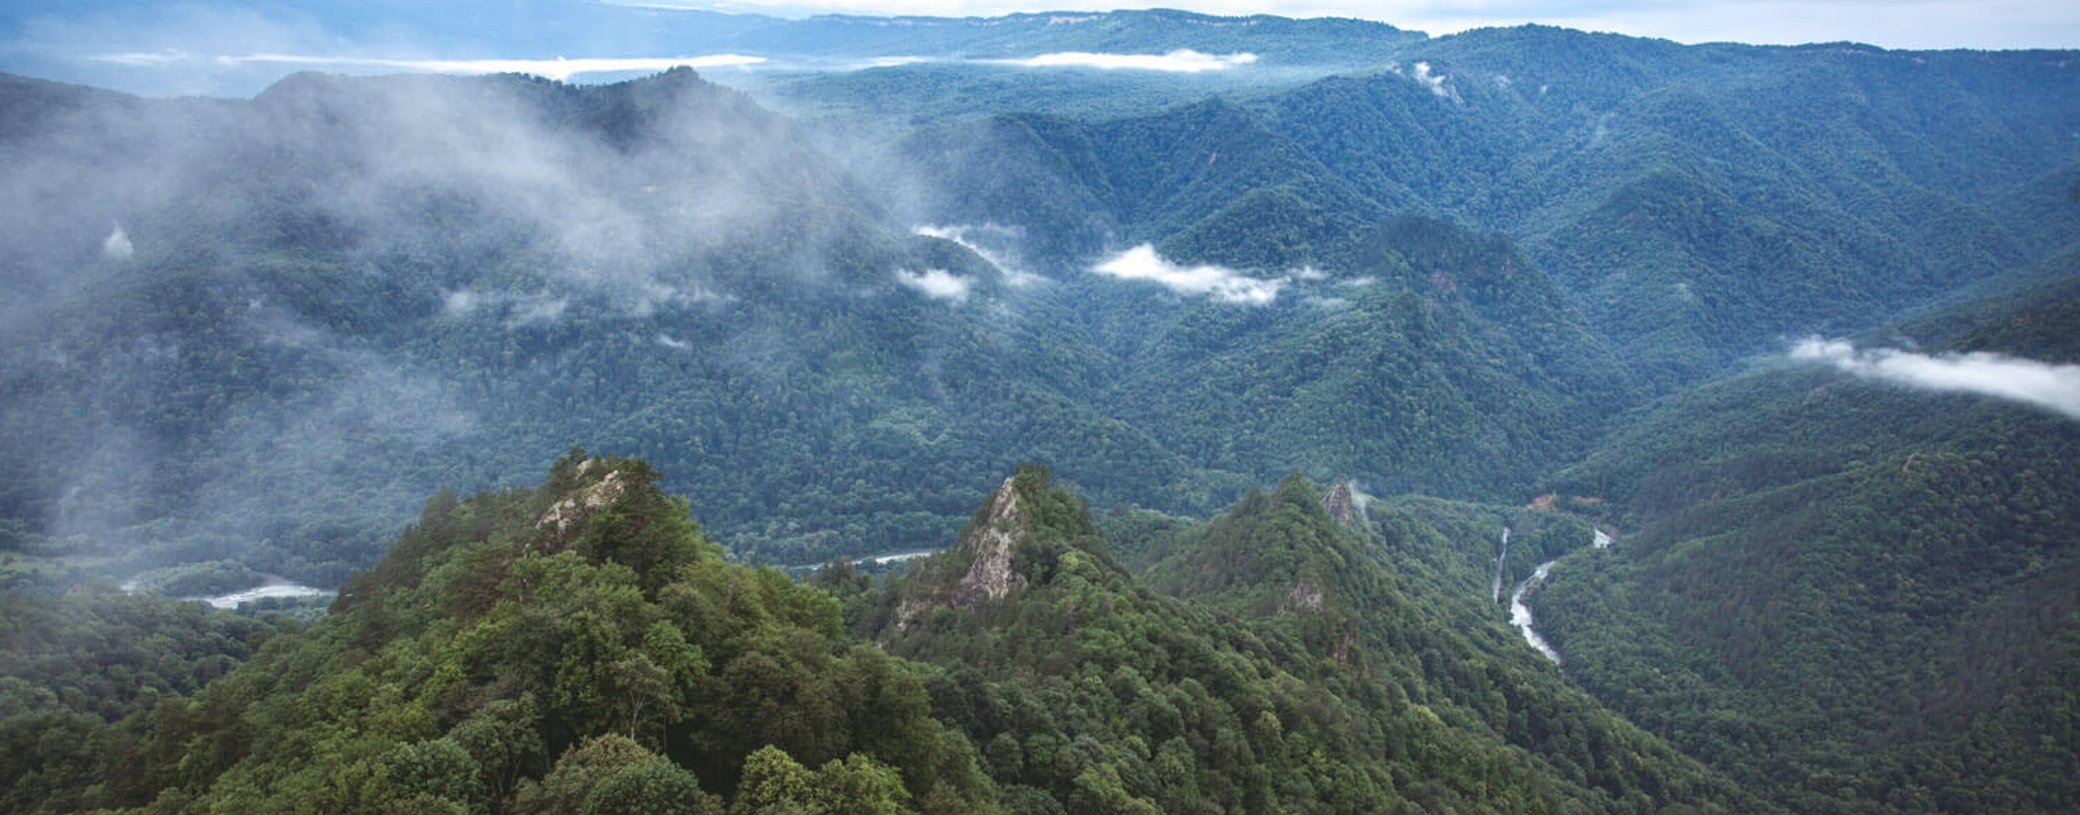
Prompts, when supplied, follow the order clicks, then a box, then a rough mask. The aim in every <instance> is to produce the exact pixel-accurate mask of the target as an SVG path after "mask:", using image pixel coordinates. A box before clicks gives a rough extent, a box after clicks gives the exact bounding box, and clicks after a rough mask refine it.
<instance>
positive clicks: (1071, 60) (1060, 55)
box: [990, 48, 1257, 74]
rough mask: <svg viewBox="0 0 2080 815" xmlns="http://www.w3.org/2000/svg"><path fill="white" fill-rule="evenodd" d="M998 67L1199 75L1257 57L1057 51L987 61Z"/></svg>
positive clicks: (1180, 51)
mask: <svg viewBox="0 0 2080 815" xmlns="http://www.w3.org/2000/svg"><path fill="white" fill-rule="evenodd" d="M990 61H991V62H995V63H998V64H1002V65H1018V66H1022V67H1026V68H1102V69H1105V70H1115V69H1121V68H1124V69H1128V70H1135V71H1170V72H1174V73H1190V74H1196V73H1202V72H1205V71H1224V70H1227V69H1229V68H1233V67H1235V66H1238V65H1248V64H1250V63H1252V62H1256V61H1257V55H1256V54H1252V53H1249V52H1246V51H1245V52H1240V53H1234V54H1203V53H1200V52H1198V51H1194V50H1192V49H1189V48H1180V49H1178V50H1176V51H1171V52H1169V53H1167V54H1107V53H1095V52H1090V51H1060V52H1056V53H1052V54H1041V55H1040V56H1037V57H1026V58H1024V59H1001V60H990Z"/></svg>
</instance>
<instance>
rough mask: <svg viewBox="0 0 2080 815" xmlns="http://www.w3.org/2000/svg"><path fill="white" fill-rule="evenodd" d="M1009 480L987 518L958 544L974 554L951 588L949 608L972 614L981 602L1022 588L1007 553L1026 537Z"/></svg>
mask: <svg viewBox="0 0 2080 815" xmlns="http://www.w3.org/2000/svg"><path fill="white" fill-rule="evenodd" d="M1011 482H1012V479H1009V478H1006V479H1004V484H1003V485H1002V486H1000V487H997V494H996V496H995V497H993V498H991V499H990V505H989V518H988V520H986V521H984V522H983V523H982V524H981V525H980V526H978V527H977V528H976V529H975V531H974V532H972V533H970V534H969V535H968V539H967V540H965V541H962V542H961V543H962V544H964V545H966V546H969V547H971V548H973V549H974V550H975V560H974V562H973V563H972V564H971V565H969V566H968V573H967V574H966V575H964V576H962V577H961V579H960V582H958V583H955V584H954V586H953V604H954V605H957V606H960V607H962V608H965V609H969V610H971V611H972V610H974V609H975V608H977V607H979V606H981V605H982V603H983V601H985V600H997V599H1001V598H1002V597H1003V596H1004V595H1006V594H1010V593H1011V590H1012V589H1015V588H1025V585H1026V576H1025V575H1022V574H1019V573H1018V570H1016V569H1014V568H1012V566H1011V549H1012V547H1013V546H1015V545H1017V543H1018V539H1019V538H1020V537H1022V536H1024V535H1025V534H1026V519H1025V513H1024V512H1023V511H1021V510H1020V508H1019V506H1018V491H1017V490H1016V489H1013V488H1012V483H1011Z"/></svg>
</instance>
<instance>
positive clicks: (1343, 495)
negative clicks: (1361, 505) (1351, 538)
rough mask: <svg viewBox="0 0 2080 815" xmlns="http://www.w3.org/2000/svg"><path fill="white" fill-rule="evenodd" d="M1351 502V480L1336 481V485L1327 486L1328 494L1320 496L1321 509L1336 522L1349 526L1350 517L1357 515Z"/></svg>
mask: <svg viewBox="0 0 2080 815" xmlns="http://www.w3.org/2000/svg"><path fill="white" fill-rule="evenodd" d="M1351 503H1352V502H1351V482H1349V481H1338V482H1336V486H1334V487H1330V488H1329V494H1328V495H1324V496H1322V511H1323V512H1327V513H1329V517H1331V518H1335V519H1336V522H1337V523H1339V524H1343V525H1344V526H1350V524H1351V519H1352V518H1355V517H1357V514H1356V510H1355V509H1354V508H1353V507H1352V506H1351Z"/></svg>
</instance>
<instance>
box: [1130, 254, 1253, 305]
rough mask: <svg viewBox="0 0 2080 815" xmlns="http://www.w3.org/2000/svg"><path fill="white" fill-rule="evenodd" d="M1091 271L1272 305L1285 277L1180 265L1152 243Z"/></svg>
mask: <svg viewBox="0 0 2080 815" xmlns="http://www.w3.org/2000/svg"><path fill="white" fill-rule="evenodd" d="M1091 271H1093V272H1096V273H1098V274H1102V275H1110V276H1112V277H1117V278H1121V279H1125V280H1148V281H1152V282H1155V283H1159V284H1162V286H1163V287H1164V288H1167V289H1169V290H1171V291H1173V292H1177V293H1178V294H1185V295H1205V296H1208V297H1212V298H1214V299H1216V300H1220V301H1222V302H1227V303H1241V304H1245V305H1252V306H1262V305H1269V304H1270V303H1271V301H1272V300H1275V299H1278V290H1279V288H1280V287H1282V286H1284V285H1285V284H1286V279H1285V278H1279V279H1276V280H1263V279H1259V278H1254V277H1249V276H1246V275H1244V274H1243V273H1241V272H1238V271H1236V270H1234V269H1230V268H1227V267H1225V266H1213V265H1204V266H1180V265H1178V264H1175V263H1171V262H1170V261H1168V260H1165V259H1163V256H1161V255H1158V254H1156V248H1155V247H1154V246H1152V245H1150V244H1146V243H1144V244H1141V245H1140V246H1136V247H1134V248H1132V249H1128V250H1127V251H1124V252H1121V253H1119V254H1117V255H1113V256H1112V257H1110V258H1107V259H1105V261H1104V262H1102V263H1099V264H1098V265H1096V266H1093V267H1091Z"/></svg>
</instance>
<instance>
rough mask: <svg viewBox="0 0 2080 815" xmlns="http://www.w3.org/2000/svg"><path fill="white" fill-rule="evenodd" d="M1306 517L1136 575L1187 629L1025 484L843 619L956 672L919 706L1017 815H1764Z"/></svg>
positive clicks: (1266, 514)
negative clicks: (1169, 593)
mask: <svg viewBox="0 0 2080 815" xmlns="http://www.w3.org/2000/svg"><path fill="white" fill-rule="evenodd" d="M1319 503H1320V496H1319V495H1317V494H1316V493H1315V492H1314V491H1313V488H1312V487H1311V486H1308V485H1307V484H1306V482H1305V481H1303V480H1300V479H1297V478H1295V479H1289V480H1288V481H1287V483H1285V484H1282V485H1281V486H1280V489H1279V490H1278V491H1277V492H1276V493H1273V494H1270V495H1265V494H1262V493H1252V494H1251V496H1250V497H1248V498H1246V499H1244V500H1243V501H1242V502H1241V503H1240V504H1238V505H1236V507H1235V508H1234V509H1232V510H1231V511H1230V512H1229V513H1228V514H1226V515H1224V516H1222V517H1221V518H1220V519H1217V520H1216V521H1214V522H1212V524H1211V525H1209V526H1205V527H1200V528H1198V529H1195V530H1191V531H1187V532H1185V533H1182V534H1181V535H1180V536H1179V537H1178V538H1177V539H1176V541H1175V544H1174V545H1175V547H1176V549H1177V551H1176V552H1175V553H1173V554H1172V555H1171V557H1170V559H1169V560H1166V561H1165V562H1164V565H1159V566H1157V567H1155V568H1153V569H1151V571H1150V572H1149V574H1150V575H1151V577H1152V579H1153V580H1155V581H1156V585H1166V584H1170V583H1177V585H1178V587H1180V588H1188V589H1191V590H1188V592H1187V593H1191V594H1193V595H1194V596H1195V597H1201V598H1204V599H1205V600H1206V601H1209V602H1208V603H1206V604H1202V603H1201V602H1200V600H1196V599H1195V600H1179V599H1174V598H1170V597H1165V596H1162V595H1159V594H1156V593H1153V592H1151V591H1149V589H1147V588H1144V587H1142V586H1141V585H1139V584H1138V582H1137V581H1136V580H1135V579H1134V578H1132V577H1130V576H1128V575H1127V574H1126V572H1125V571H1124V570H1122V569H1121V568H1120V567H1119V566H1117V565H1116V564H1115V563H1114V562H1113V560H1112V557H1111V555H1110V554H1109V551H1108V547H1107V545H1106V543H1105V540H1104V539H1103V538H1102V537H1101V536H1100V535H1099V534H1098V527H1097V525H1096V524H1095V523H1094V521H1093V520H1092V519H1091V518H1090V516H1089V515H1088V514H1087V512H1086V511H1085V510H1084V509H1083V508H1082V506H1081V505H1080V502H1079V501H1078V500H1077V499H1076V498H1074V497H1073V496H1072V495H1070V494H1069V493H1068V492H1066V491H1065V490H1062V489H1061V488H1059V487H1053V486H1051V485H1050V483H1049V475H1048V473H1047V472H1046V471H1045V470H1044V469H1041V468H1037V467H1027V468H1021V470H1020V471H1019V472H1018V473H1017V474H1016V475H1015V476H1014V477H1013V478H1011V479H1007V480H1006V481H1005V482H1004V484H1003V485H1002V486H1000V487H999V488H998V489H997V491H996V492H995V493H994V494H993V496H992V497H991V498H990V500H989V502H988V503H987V504H986V505H985V507H984V508H983V509H982V510H980V511H978V512H977V513H976V515H975V517H974V519H973V521H972V522H971V524H970V526H969V528H968V529H967V530H966V531H965V532H964V534H963V535H962V537H961V540H960V543H959V545H957V546H955V547H952V548H950V549H948V550H946V551H945V552H942V553H940V554H938V555H935V556H933V557H931V558H928V559H926V560H924V561H923V562H921V563H920V564H919V565H918V566H917V567H915V568H914V569H912V571H911V572H909V573H908V574H907V575H905V576H904V577H902V578H900V579H898V580H897V581H895V582H893V583H892V584H891V587H890V589H889V590H888V591H887V593H885V594H883V595H880V596H878V597H876V596H873V595H867V596H864V597H863V598H862V600H860V601H858V602H859V603H860V604H862V605H863V606H864V607H865V608H864V611H863V616H862V623H863V625H864V627H865V630H866V631H867V632H868V633H869V634H870V635H872V636H874V637H876V638H877V639H879V640H880V641H882V642H884V643H886V645H887V647H888V648H889V649H890V650H891V651H892V652H894V653H897V654H900V655H904V656H908V657H911V658H915V659H921V660H924V661H927V662H932V663H934V664H939V665H945V666H949V667H948V672H947V674H946V675H944V676H943V677H941V678H939V679H935V680H934V681H933V682H931V683H930V687H931V688H932V691H933V699H934V703H935V705H936V706H938V708H939V709H941V710H945V711H947V713H948V715H949V722H950V723H952V724H954V725H955V726H957V727H959V728H960V729H962V730H963V731H964V732H965V733H967V735H968V737H969V738H970V739H971V740H972V741H974V742H975V743H977V744H978V745H981V752H982V754H983V759H984V762H985V765H986V767H987V768H988V769H989V772H990V773H991V774H992V775H993V776H994V777H996V778H997V779H998V780H999V781H1000V782H1002V783H1006V784H1007V786H1006V787H1004V790H1005V802H1006V803H1007V805H1009V806H1010V808H1011V809H1012V811H1015V812H1052V811H1078V812H1090V811H1106V812H1112V811H1117V812H1126V811H1134V812H1153V811H1163V812H1189V811H1206V812H1216V811H1247V812H1258V811H1286V810H1295V809H1299V810H1320V811H1353V812H1379V811H1439V810H1442V809H1460V810H1466V809H1472V810H1487V809H1494V810H1498V811H1561V810H1566V809H1569V808H1581V809H1585V810H1588V811H1650V810H1665V809H1667V808H1668V807H1671V806H1675V807H1690V808H1695V809H1697V810H1700V811H1733V810H1740V811H1750V810H1752V809H1754V808H1756V807H1759V806H1760V805H1759V804H1758V803H1756V802H1754V801H1752V800H1750V799H1748V798H1746V797H1745V796H1743V795H1742V794H1740V793H1739V792H1737V791H1735V790H1733V789H1732V788H1731V787H1729V786H1727V785H1726V784H1725V783H1724V782H1723V780H1720V779H1718V778H1715V777H1713V776H1712V775H1711V774H1710V773H1709V772H1708V771H1706V770H1705V769H1703V768H1702V767H1699V766H1697V765H1695V764H1693V763H1690V762H1688V761H1686V760H1684V759H1683V758H1681V757H1680V756H1679V755H1677V754H1675V753H1674V752H1673V751H1671V750H1669V749H1668V748H1667V747H1666V746H1664V745H1661V744H1659V743H1658V742H1655V741H1654V740H1653V739H1652V738H1651V737H1648V736H1646V735H1645V734H1643V733H1640V732H1638V731H1637V730H1633V729H1630V728H1627V727H1625V726H1623V725H1622V724H1619V723H1617V722H1616V721H1615V720H1614V719H1611V718H1610V717H1609V716H1608V715H1607V714H1604V713H1601V712H1600V711H1598V710H1596V708H1595V705H1594V703H1593V702H1590V701H1589V700H1587V699H1586V698H1585V697H1583V696H1581V695H1580V694H1579V693H1575V692H1572V691H1568V690H1566V689H1565V688H1564V687H1563V686H1562V685H1561V684H1560V683H1559V682H1558V681H1557V676H1555V675H1554V674H1553V673H1552V672H1551V671H1550V670H1549V669H1548V670H1546V671H1544V672H1543V674H1541V673H1540V671H1539V666H1538V663H1537V662H1536V659H1537V657H1535V656H1532V655H1530V654H1529V653H1528V652H1526V651H1523V650H1522V649H1521V646H1518V647H1517V648H1516V649H1515V650H1514V651H1511V650H1507V649H1505V648H1503V647H1500V646H1507V645H1508V643H1509V640H1510V638H1509V635H1508V634H1507V632H1506V631H1505V630H1500V629H1499V626H1497V625H1496V624H1495V623H1493V622H1492V621H1490V622H1488V623H1486V625H1485V626H1482V627H1481V631H1482V633H1477V634H1475V635H1474V636H1476V637H1486V638H1488V639H1490V640H1493V644H1494V645H1496V646H1498V647H1497V648H1496V650H1495V651H1493V652H1482V651H1480V650H1477V649H1474V648H1471V647H1469V646H1468V645H1467V644H1466V640H1464V639H1462V638H1461V636H1462V635H1461V634H1459V633H1457V632H1454V631H1452V630H1450V629H1449V628H1447V627H1446V626H1445V625H1443V624H1441V623H1440V621H1439V619H1438V618H1435V617H1432V616H1429V615H1428V614H1427V613H1426V612H1425V611H1423V610H1420V609H1419V608H1418V606H1417V605H1416V604H1414V603H1412V602H1411V601H1410V600H1409V599H1408V598H1407V597H1406V596H1404V595H1402V594H1401V593H1400V590H1399V589H1398V588H1397V587H1396V586H1395V585H1394V582H1395V581H1393V580H1392V579H1391V578H1389V577H1387V576H1386V573H1385V572H1384V571H1383V570H1382V569H1381V568H1380V567H1379V566H1378V565H1377V563H1375V562H1373V561H1371V560H1369V559H1368V555H1366V554H1365V553H1363V552H1362V551H1361V550H1360V548H1359V547H1358V546H1357V545H1356V544H1355V541H1354V539H1353V538H1351V537H1350V536H1349V534H1350V533H1347V532H1344V531H1342V530H1339V529H1337V528H1336V527H1335V526H1334V525H1333V522H1332V521H1330V519H1329V516H1328V515H1327V514H1326V513H1325V512H1324V511H1323V510H1322V509H1321V507H1320V506H1319ZM1430 534H1433V535H1434V533H1430ZM1387 545H1390V546H1391V545H1397V544H1393V543H1389V544H1387ZM1253 564H1254V565H1255V566H1257V567H1256V568H1253ZM1166 575H1167V576H1166ZM1178 581H1183V582H1181V583H1178ZM1466 607H1467V608H1478V603H1477V601H1476V602H1469V603H1467V604H1466ZM1490 697H1493V705H1492V706H1491V704H1490ZM1476 699H1477V700H1479V701H1478V703H1477V704H1476V703H1474V702H1473V701H1472V700H1476ZM1506 733H1507V734H1508V735H1505V734H1506ZM1527 750H1528V751H1530V752H1526V751H1527ZM1010 785H1015V786H1010Z"/></svg>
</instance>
